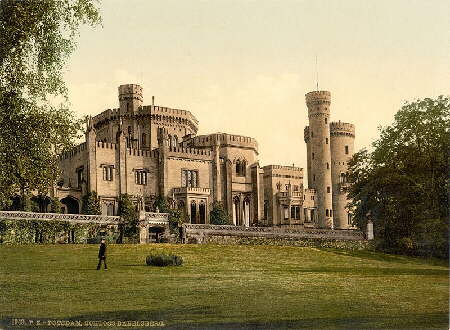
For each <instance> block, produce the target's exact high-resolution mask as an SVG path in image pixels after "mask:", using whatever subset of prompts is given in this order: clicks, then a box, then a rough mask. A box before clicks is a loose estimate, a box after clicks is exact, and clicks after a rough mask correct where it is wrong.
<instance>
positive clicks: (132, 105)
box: [119, 84, 143, 114]
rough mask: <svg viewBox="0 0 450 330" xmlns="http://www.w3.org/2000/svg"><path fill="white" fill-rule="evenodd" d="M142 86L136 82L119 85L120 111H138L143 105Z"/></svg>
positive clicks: (123, 112)
mask: <svg viewBox="0 0 450 330" xmlns="http://www.w3.org/2000/svg"><path fill="white" fill-rule="evenodd" d="M142 101H143V97H142V87H141V86H139V85H136V84H126V85H120V86H119V104H120V113H122V114H125V113H130V112H136V111H137V110H138V109H139V107H141V106H142Z"/></svg>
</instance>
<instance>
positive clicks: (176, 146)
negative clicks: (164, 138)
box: [173, 135, 178, 148]
mask: <svg viewBox="0 0 450 330" xmlns="http://www.w3.org/2000/svg"><path fill="white" fill-rule="evenodd" d="M173 147H174V148H178V136H176V135H174V136H173Z"/></svg>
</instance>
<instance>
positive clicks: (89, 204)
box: [81, 191, 102, 214]
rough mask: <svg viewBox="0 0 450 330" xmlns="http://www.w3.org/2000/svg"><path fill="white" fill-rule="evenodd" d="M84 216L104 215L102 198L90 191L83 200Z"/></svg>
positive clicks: (82, 211)
mask: <svg viewBox="0 0 450 330" xmlns="http://www.w3.org/2000/svg"><path fill="white" fill-rule="evenodd" d="M82 203H83V205H82V207H81V213H82V214H102V210H101V208H100V198H98V196H97V192H95V191H90V192H88V193H87V194H86V195H84V196H83V198H82Z"/></svg>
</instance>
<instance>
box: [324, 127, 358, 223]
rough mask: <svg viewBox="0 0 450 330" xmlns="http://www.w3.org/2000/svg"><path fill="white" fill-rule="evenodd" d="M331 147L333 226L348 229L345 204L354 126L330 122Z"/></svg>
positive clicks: (346, 201)
mask: <svg viewBox="0 0 450 330" xmlns="http://www.w3.org/2000/svg"><path fill="white" fill-rule="evenodd" d="M330 138H331V140H330V147H331V162H332V166H331V181H332V184H333V186H332V191H333V210H334V212H333V217H334V228H338V229H348V228H349V227H351V222H350V221H349V215H348V211H347V210H346V205H347V203H348V198H347V193H346V192H345V188H346V186H347V169H348V161H349V160H350V158H351V157H352V155H353V148H354V141H355V126H354V125H353V124H349V123H342V122H340V121H339V122H332V123H330Z"/></svg>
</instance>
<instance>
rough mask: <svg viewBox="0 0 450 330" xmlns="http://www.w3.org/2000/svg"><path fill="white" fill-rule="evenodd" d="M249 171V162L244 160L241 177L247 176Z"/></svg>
mask: <svg viewBox="0 0 450 330" xmlns="http://www.w3.org/2000/svg"><path fill="white" fill-rule="evenodd" d="M246 170H247V161H245V160H243V161H242V163H241V175H242V176H245V174H246Z"/></svg>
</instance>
